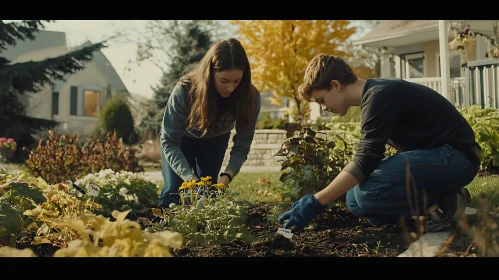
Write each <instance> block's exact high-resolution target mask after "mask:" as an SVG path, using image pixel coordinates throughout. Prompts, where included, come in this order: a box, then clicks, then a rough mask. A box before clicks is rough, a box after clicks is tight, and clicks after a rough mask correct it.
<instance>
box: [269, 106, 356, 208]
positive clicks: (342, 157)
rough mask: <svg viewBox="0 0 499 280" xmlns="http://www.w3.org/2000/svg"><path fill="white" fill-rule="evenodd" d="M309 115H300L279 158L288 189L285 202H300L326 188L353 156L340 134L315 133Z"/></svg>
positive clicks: (324, 128) (278, 154)
mask: <svg viewBox="0 0 499 280" xmlns="http://www.w3.org/2000/svg"><path fill="white" fill-rule="evenodd" d="M305 116H306V114H301V115H297V116H296V117H295V120H296V121H297V123H296V124H295V126H294V127H291V128H290V129H288V133H287V137H288V138H287V139H286V140H285V141H284V143H283V144H282V147H281V149H280V150H279V152H278V153H277V154H276V156H285V159H284V160H282V164H281V171H283V173H282V175H281V177H280V181H281V182H283V184H284V186H285V187H286V192H285V193H283V194H282V197H283V200H284V201H289V200H296V199H299V198H301V197H302V196H304V195H306V194H313V193H315V192H317V191H319V190H321V189H323V188H324V187H326V186H327V185H328V184H329V183H330V182H331V181H332V180H333V179H334V178H335V177H336V176H337V175H338V173H339V172H340V171H341V170H342V169H343V168H344V167H345V165H346V164H347V163H348V159H350V158H351V157H352V154H353V153H352V150H353V149H352V144H350V143H348V142H347V141H345V140H344V138H343V137H341V136H340V135H339V134H338V133H335V132H332V131H331V130H330V128H328V127H323V130H322V131H315V130H313V129H312V128H311V124H310V123H307V122H306V121H305V120H304V117H305Z"/></svg>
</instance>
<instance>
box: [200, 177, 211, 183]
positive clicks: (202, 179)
mask: <svg viewBox="0 0 499 280" xmlns="http://www.w3.org/2000/svg"><path fill="white" fill-rule="evenodd" d="M211 179H212V178H211V176H206V177H202V178H201V181H203V182H206V181H209V180H211Z"/></svg>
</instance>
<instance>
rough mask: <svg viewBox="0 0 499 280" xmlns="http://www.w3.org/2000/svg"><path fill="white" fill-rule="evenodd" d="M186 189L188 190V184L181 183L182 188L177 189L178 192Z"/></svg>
mask: <svg viewBox="0 0 499 280" xmlns="http://www.w3.org/2000/svg"><path fill="white" fill-rule="evenodd" d="M187 188H189V183H187V182H183V183H182V186H180V188H178V190H179V191H180V190H183V189H187Z"/></svg>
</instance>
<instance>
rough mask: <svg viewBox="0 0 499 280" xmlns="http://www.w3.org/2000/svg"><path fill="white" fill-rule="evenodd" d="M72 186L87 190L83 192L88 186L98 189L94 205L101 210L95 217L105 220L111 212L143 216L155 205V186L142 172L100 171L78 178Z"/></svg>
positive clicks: (156, 192)
mask: <svg viewBox="0 0 499 280" xmlns="http://www.w3.org/2000/svg"><path fill="white" fill-rule="evenodd" d="M75 184H76V185H78V186H80V187H82V188H85V189H87V192H88V191H90V190H89V189H88V188H89V186H90V185H91V184H95V185H97V186H98V187H99V188H100V190H99V193H98V195H97V196H95V202H97V203H99V204H100V205H102V209H101V210H98V211H97V212H96V213H97V214H103V215H105V216H110V215H111V213H112V211H114V210H119V211H126V210H131V214H134V215H138V214H143V213H145V212H147V211H149V210H150V209H151V207H154V206H155V205H156V204H157V197H158V186H157V185H156V184H155V183H153V182H152V179H150V178H148V177H147V176H145V174H144V173H143V172H130V171H120V172H114V171H113V170H111V169H104V170H101V171H99V172H98V173H91V174H87V175H86V176H85V177H83V178H79V179H78V180H76V181H75Z"/></svg>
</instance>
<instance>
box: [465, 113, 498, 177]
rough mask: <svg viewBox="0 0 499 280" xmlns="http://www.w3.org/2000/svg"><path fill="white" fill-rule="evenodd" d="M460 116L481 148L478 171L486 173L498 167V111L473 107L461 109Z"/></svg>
mask: <svg viewBox="0 0 499 280" xmlns="http://www.w3.org/2000/svg"><path fill="white" fill-rule="evenodd" d="M461 114H462V115H463V116H464V118H465V119H466V121H467V122H468V123H469V124H470V125H471V127H472V128H473V131H474V132H475V139H476V141H477V142H478V144H479V145H480V147H481V148H482V160H481V166H480V170H481V171H482V172H488V171H490V170H491V169H493V168H494V167H497V166H499V110H497V109H494V108H486V109H482V108H480V106H478V105H473V106H470V107H468V108H465V109H462V110H461Z"/></svg>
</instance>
